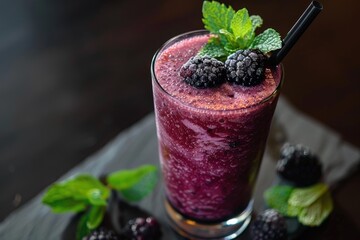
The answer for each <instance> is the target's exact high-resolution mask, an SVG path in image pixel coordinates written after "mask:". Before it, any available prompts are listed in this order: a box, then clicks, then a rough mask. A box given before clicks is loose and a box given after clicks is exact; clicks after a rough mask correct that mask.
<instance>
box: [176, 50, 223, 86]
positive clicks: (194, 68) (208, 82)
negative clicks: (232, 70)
mask: <svg viewBox="0 0 360 240" xmlns="http://www.w3.org/2000/svg"><path fill="white" fill-rule="evenodd" d="M180 76H181V77H183V78H184V81H185V82H186V83H187V84H190V85H191V86H193V87H196V88H209V87H214V86H217V85H219V84H221V83H223V82H225V79H226V71H225V67H224V63H223V62H221V61H219V60H217V59H215V58H211V57H208V56H203V57H200V56H195V57H192V58H190V59H189V61H187V62H186V63H185V64H184V65H183V66H182V67H181V69H180Z"/></svg>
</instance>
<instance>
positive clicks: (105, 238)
mask: <svg viewBox="0 0 360 240" xmlns="http://www.w3.org/2000/svg"><path fill="white" fill-rule="evenodd" d="M83 240H120V238H119V237H118V236H117V235H116V234H115V233H114V232H113V231H111V230H108V229H106V228H99V229H96V230H94V231H92V232H91V233H90V234H89V235H88V236H86V237H84V238H83Z"/></svg>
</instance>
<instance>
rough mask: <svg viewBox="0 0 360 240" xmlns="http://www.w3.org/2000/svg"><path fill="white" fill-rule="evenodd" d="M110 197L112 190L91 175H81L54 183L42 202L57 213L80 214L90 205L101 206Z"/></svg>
mask: <svg viewBox="0 0 360 240" xmlns="http://www.w3.org/2000/svg"><path fill="white" fill-rule="evenodd" d="M94 192H96V194H97V196H96V198H101V199H102V200H103V201H104V200H106V199H107V198H108V197H109V194H110V190H109V189H108V188H106V187H105V186H104V185H103V184H102V183H101V182H100V181H99V180H97V179H96V178H94V177H92V176H90V175H87V174H86V175H79V176H76V177H74V178H71V179H68V180H65V181H63V182H60V183H54V184H53V185H52V186H51V187H50V188H49V189H48V190H47V192H46V193H45V194H44V196H43V199H42V202H43V203H44V204H46V205H48V206H49V207H51V208H52V210H53V211H54V212H56V213H63V212H80V211H83V210H85V208H86V207H87V206H88V205H89V204H100V205H103V203H99V200H98V199H97V200H95V198H94V194H93V193H94Z"/></svg>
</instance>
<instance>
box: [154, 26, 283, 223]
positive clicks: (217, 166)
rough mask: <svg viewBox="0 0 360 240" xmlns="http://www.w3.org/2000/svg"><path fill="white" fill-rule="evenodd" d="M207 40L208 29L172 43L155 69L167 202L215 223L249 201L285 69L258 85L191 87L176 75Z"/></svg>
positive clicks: (270, 71)
mask: <svg viewBox="0 0 360 240" xmlns="http://www.w3.org/2000/svg"><path fill="white" fill-rule="evenodd" d="M208 39H209V34H208V33H206V32H204V31H203V32H197V33H196V32H195V33H190V34H188V35H183V36H182V37H180V38H179V39H177V40H172V41H170V42H168V43H167V44H166V45H165V46H164V47H163V48H162V49H161V50H160V51H159V52H158V53H157V55H156V56H155V58H154V62H153V69H152V71H153V93H154V104H155V114H156V124H157V135H158V141H159V152H160V162H161V167H162V172H163V178H164V183H165V186H166V187H165V188H166V189H165V193H166V197H167V199H168V201H169V202H170V204H171V206H172V207H173V208H175V209H176V210H177V211H178V212H179V213H181V214H182V215H184V216H186V217H187V218H189V219H193V220H196V221H201V222H210V223H211V222H220V221H223V220H226V219H229V218H231V217H233V216H236V215H238V214H239V213H241V212H242V211H243V210H244V209H245V208H246V207H247V206H248V204H249V202H250V201H251V195H252V190H253V187H254V184H255V180H256V176H257V172H258V169H259V165H260V162H261V158H262V155H263V152H264V148H265V143H266V139H267V135H268V131H269V127H270V123H271V119H272V116H273V113H274V110H275V107H276V102H277V98H278V90H279V85H280V81H281V69H280V67H276V68H274V69H266V73H265V76H266V77H265V80H264V81H263V82H262V83H261V84H259V85H256V86H253V87H243V86H239V85H233V84H229V83H225V84H222V85H221V86H219V87H214V88H208V89H196V88H193V87H192V86H189V85H187V84H185V83H184V82H183V79H182V78H181V77H180V75H179V69H180V68H181V66H182V65H183V64H184V63H185V62H186V61H187V60H188V59H189V58H190V57H192V56H194V55H195V54H197V52H198V51H199V49H200V48H201V47H202V46H203V45H204V44H205V43H206V42H207V41H208Z"/></svg>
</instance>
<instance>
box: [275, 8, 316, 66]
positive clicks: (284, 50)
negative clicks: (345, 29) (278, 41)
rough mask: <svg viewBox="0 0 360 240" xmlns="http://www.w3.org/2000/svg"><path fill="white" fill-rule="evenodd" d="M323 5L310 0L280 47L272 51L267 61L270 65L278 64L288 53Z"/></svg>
mask: <svg viewBox="0 0 360 240" xmlns="http://www.w3.org/2000/svg"><path fill="white" fill-rule="evenodd" d="M322 9H323V6H322V5H321V3H319V2H317V1H312V2H311V3H310V5H309V6H308V7H307V9H306V10H305V12H304V13H303V14H302V15H301V17H300V18H299V19H298V20H297V22H296V23H295V24H294V26H293V27H292V28H291V30H290V31H289V32H288V34H287V35H286V37H285V38H284V40H283V44H282V47H281V49H279V50H276V51H274V52H273V53H272V55H271V57H270V59H269V62H270V64H271V65H274V66H275V65H278V64H279V63H280V62H281V61H282V60H283V58H284V57H285V56H286V54H288V52H289V51H290V49H291V48H292V47H293V46H294V45H295V43H296V42H297V40H299V38H300V37H301V35H302V34H303V33H304V32H305V30H306V29H307V28H308V27H309V25H310V24H311V23H312V22H313V21H314V19H315V18H316V16H317V15H318V14H319V13H320V12H321V10H322Z"/></svg>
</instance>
